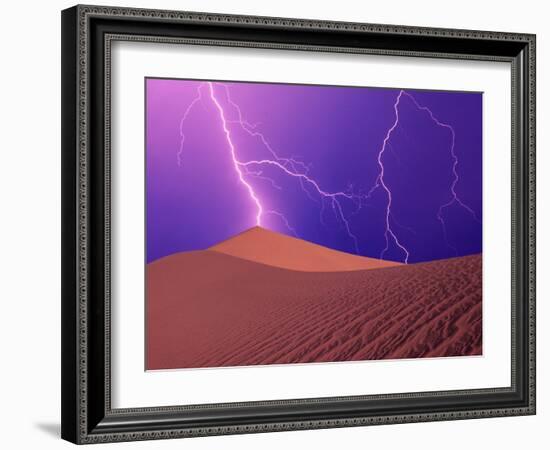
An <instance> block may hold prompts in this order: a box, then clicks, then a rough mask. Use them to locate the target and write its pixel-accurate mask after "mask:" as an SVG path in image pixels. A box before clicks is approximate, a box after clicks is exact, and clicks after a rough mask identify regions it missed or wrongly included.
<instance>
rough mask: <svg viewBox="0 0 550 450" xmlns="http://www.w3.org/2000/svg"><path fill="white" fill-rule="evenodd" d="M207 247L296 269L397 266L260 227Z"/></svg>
mask: <svg viewBox="0 0 550 450" xmlns="http://www.w3.org/2000/svg"><path fill="white" fill-rule="evenodd" d="M208 250H209V251H214V252H218V253H223V254H225V255H230V256H235V257H237V258H241V259H246V260H248V261H253V262H256V263H261V264H266V265H269V266H273V267H279V268H283V269H288V270H296V271H300V272H347V271H354V270H366V269H379V268H383V267H393V266H399V265H401V264H400V263H397V262H394V261H384V260H382V259H375V258H367V257H364V256H357V255H352V254H350V253H345V252H340V251H338V250H333V249H330V248H327V247H323V246H321V245H317V244H313V243H311V242H307V241H304V240H302V239H297V238H293V237H290V236H286V235H284V234H280V233H277V232H274V231H270V230H266V229H265V228H261V227H253V228H250V229H249V230H247V231H245V232H243V233H240V234H238V235H236V236H233V237H232V238H230V239H228V240H226V241H223V242H220V243H219V244H216V245H214V246H212V247H210V248H209V249H208Z"/></svg>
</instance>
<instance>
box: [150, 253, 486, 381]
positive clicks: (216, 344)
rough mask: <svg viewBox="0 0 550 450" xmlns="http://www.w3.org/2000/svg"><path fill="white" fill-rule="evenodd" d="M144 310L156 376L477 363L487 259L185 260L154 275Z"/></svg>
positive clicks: (177, 258)
mask: <svg viewBox="0 0 550 450" xmlns="http://www.w3.org/2000/svg"><path fill="white" fill-rule="evenodd" d="M283 262H284V261H283ZM146 305H147V323H146V328H147V338H146V367H147V369H150V370H151V369H173V368H198V367H222V366H243V365H257V364H261V365H264V364H286V363H309V362H329V361H331V362H332V361H358V360H378V359H399V358H420V357H443V356H467V355H480V354H481V343H482V336H481V330H482V327H481V305H482V302H481V255H472V256H465V257H460V258H453V259H447V260H439V261H434V262H429V263H421V264H411V265H398V266H394V267H387V268H377V269H372V268H370V269H365V270H348V271H341V272H323V273H316V272H306V271H297V270H288V269H283V268H280V267H274V266H269V265H267V264H265V263H258V262H255V261H252V260H247V259H244V258H239V257H236V256H232V255H229V254H224V253H220V252H219V251H213V250H205V251H197V252H186V253H179V254H175V255H171V256H168V257H166V258H162V259H160V260H157V261H155V262H153V263H150V264H149V265H148V266H147V303H146Z"/></svg>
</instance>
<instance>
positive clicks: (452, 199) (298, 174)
mask: <svg viewBox="0 0 550 450" xmlns="http://www.w3.org/2000/svg"><path fill="white" fill-rule="evenodd" d="M218 87H219V89H217V88H218ZM204 90H206V93H203V91H204ZM222 90H223V95H222V97H221V98H220V97H219V96H220V92H219V91H222ZM405 97H406V98H407V99H409V100H410V101H411V102H412V104H413V105H414V106H415V107H416V109H417V110H418V111H420V112H423V113H426V114H427V115H428V116H429V118H430V120H431V121H432V122H433V123H434V124H435V125H436V126H438V127H441V128H444V129H446V130H447V131H448V132H449V133H450V136H451V144H450V154H451V159H452V174H453V175H452V180H451V184H450V187H449V191H450V196H449V200H448V201H446V202H445V203H444V204H442V205H441V206H440V207H439V209H438V212H437V220H438V221H439V222H440V223H441V227H442V230H443V235H444V239H445V242H446V245H447V246H448V247H449V248H451V249H453V250H454V251H455V252H456V253H458V252H457V249H456V248H455V247H454V246H453V245H451V244H450V243H449V242H448V239H447V226H446V223H445V219H444V216H443V215H444V211H445V209H447V208H450V207H451V206H453V205H458V206H459V207H461V208H463V209H464V210H465V211H467V212H468V213H469V214H470V215H471V216H472V217H473V218H474V219H475V220H477V221H478V222H479V219H478V218H477V216H476V214H475V212H474V211H473V209H472V208H470V207H469V206H468V205H467V204H466V203H464V201H462V199H461V198H460V197H459V195H458V194H457V192H456V186H457V184H458V182H459V175H458V169H457V167H458V164H459V160H458V156H457V154H456V152H455V130H454V128H453V127H452V126H451V125H449V124H446V123H443V122H441V121H440V120H439V119H437V118H436V117H435V115H434V114H433V112H432V111H431V110H430V109H429V108H428V107H426V106H422V105H420V104H419V103H418V101H417V100H416V99H415V98H414V97H413V95H412V94H410V93H409V92H406V91H404V90H400V91H399V93H398V95H397V97H396V99H395V102H394V104H393V110H394V114H395V118H394V121H393V123H392V124H391V126H390V127H389V128H388V130H387V131H386V134H385V136H384V139H383V141H382V145H381V147H380V149H379V151H378V153H377V156H376V161H377V165H378V168H379V170H378V175H377V177H376V179H375V182H374V185H373V186H372V187H371V188H370V190H369V191H368V192H367V193H366V194H363V195H358V194H355V193H353V188H352V187H348V189H347V190H346V191H336V192H329V191H326V190H325V189H323V188H322V187H321V184H320V183H319V181H318V180H316V179H315V178H314V177H312V176H310V166H308V165H307V164H305V163H304V162H302V161H300V160H299V159H297V158H295V157H282V156H280V155H279V154H278V153H277V152H276V151H275V150H274V148H273V147H272V145H271V144H270V142H269V141H268V139H267V138H266V137H265V135H264V134H263V133H261V132H260V131H258V129H257V127H258V124H252V123H250V122H248V121H247V120H246V119H245V118H244V116H243V113H242V111H241V108H240V107H239V105H238V104H237V103H236V102H234V101H233V99H232V98H231V96H230V92H229V88H228V86H227V85H225V84H222V83H214V82H204V83H201V84H200V85H199V86H198V88H197V95H196V97H195V98H194V99H193V101H192V102H191V103H190V104H189V106H188V107H187V109H186V110H185V112H184V114H183V116H182V119H181V121H180V138H181V140H180V146H179V149H178V152H177V163H178V165H181V164H182V157H183V153H184V147H185V133H184V129H185V122H186V120H187V118H188V116H189V115H190V113H191V110H192V109H193V108H194V107H195V106H196V105H197V104H199V103H200V104H203V106H205V103H204V102H205V101H206V100H208V101H210V103H211V104H212V105H213V106H214V107H215V110H216V112H217V114H218V116H219V119H220V124H221V127H222V131H223V134H224V137H225V141H226V143H227V149H228V151H229V154H230V156H231V161H232V165H233V168H234V170H235V174H236V176H237V178H238V180H239V182H240V183H241V184H242V185H243V187H244V188H245V190H246V192H247V193H248V196H249V197H250V202H251V204H252V205H253V206H254V208H255V224H256V225H257V226H261V225H262V219H263V218H264V217H265V216H267V215H273V216H276V217H278V218H279V219H280V221H281V222H282V223H283V224H284V226H285V227H286V228H287V229H288V230H289V231H290V232H291V233H292V234H293V235H294V236H298V233H297V232H296V229H295V228H294V227H293V226H292V225H291V223H290V222H289V220H288V219H287V217H286V216H285V215H284V214H283V213H281V212H280V211H275V210H273V209H266V208H265V207H264V206H263V205H262V201H261V198H260V196H259V195H258V194H257V192H256V190H255V189H254V185H253V184H252V183H251V182H250V178H256V179H260V180H265V181H267V182H269V183H270V184H271V186H272V187H273V188H275V189H278V190H281V189H282V188H281V186H280V185H279V184H278V183H276V182H275V180H274V179H273V178H271V177H270V176H268V175H267V174H266V169H274V170H276V171H277V172H279V173H280V174H281V175H283V176H284V177H288V178H289V179H294V180H296V181H297V182H298V183H299V185H300V187H301V189H302V191H303V192H304V193H305V194H306V195H307V197H308V198H309V199H311V200H313V201H315V202H317V203H320V212H319V218H320V221H321V222H323V215H324V214H325V201H328V204H329V205H330V206H331V209H332V211H333V214H334V216H335V217H336V218H337V219H338V220H339V222H340V223H341V224H342V226H343V228H344V229H345V232H346V234H347V235H348V237H349V239H350V241H351V242H353V246H354V248H355V251H356V253H358V254H359V253H360V251H359V241H358V238H357V236H356V235H355V234H354V232H353V231H352V229H351V225H350V220H349V218H348V216H347V215H346V213H345V209H344V206H343V203H342V202H344V201H346V202H352V203H353V204H355V205H356V206H358V208H359V209H360V208H361V205H362V204H363V202H364V201H365V200H368V199H369V198H370V197H371V196H372V195H373V194H374V192H375V191H376V190H377V189H381V190H382V191H383V192H384V195H385V197H386V202H385V207H384V219H385V220H384V223H385V229H384V238H385V246H384V248H383V249H382V251H381V253H380V258H384V256H385V254H386V253H387V252H388V251H389V249H390V245H393V246H395V247H396V248H397V249H398V250H399V251H400V252H401V253H402V254H403V262H404V263H408V262H409V258H410V250H409V249H408V248H407V247H406V246H405V244H404V243H403V242H402V240H400V238H399V237H398V234H397V232H396V229H395V227H398V228H401V229H403V230H407V231H409V232H411V233H415V231H414V230H412V229H410V228H408V227H405V226H403V225H401V224H400V223H398V222H397V220H396V219H395V217H394V213H393V211H392V206H393V197H392V191H391V187H390V186H388V184H387V182H386V178H385V177H386V170H387V169H386V167H385V166H384V155H385V153H386V151H387V150H389V151H390V152H392V153H393V155H394V156H395V158H397V160H399V156H398V155H397V154H396V153H395V149H394V148H393V147H392V145H391V142H390V141H391V139H392V135H393V133H394V132H395V130H396V129H397V128H398V127H399V126H400V114H399V109H400V105H401V102H402V100H403V99H404V98H405ZM224 104H225V105H227V106H230V107H231V113H229V112H227V111H226V109H225V108H224ZM233 127H238V129H240V130H241V131H242V132H244V133H245V134H247V135H248V136H250V137H251V138H254V139H257V140H258V141H259V142H260V143H261V144H262V146H263V147H264V148H265V149H266V150H267V152H268V155H269V157H263V158H258V159H247V160H243V159H241V158H242V155H240V154H239V151H238V149H237V148H236V145H235V141H234V138H233V136H232V133H233V132H234V130H233ZM346 204H347V203H346ZM356 212H357V211H356ZM323 223H324V222H323Z"/></svg>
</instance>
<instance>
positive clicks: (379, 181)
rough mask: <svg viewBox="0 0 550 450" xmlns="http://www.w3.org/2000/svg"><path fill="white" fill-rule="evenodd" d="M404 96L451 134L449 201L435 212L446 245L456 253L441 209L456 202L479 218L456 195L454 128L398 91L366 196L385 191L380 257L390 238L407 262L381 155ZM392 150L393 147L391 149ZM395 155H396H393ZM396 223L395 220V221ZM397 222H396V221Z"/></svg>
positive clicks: (384, 251)
mask: <svg viewBox="0 0 550 450" xmlns="http://www.w3.org/2000/svg"><path fill="white" fill-rule="evenodd" d="M404 96H406V97H407V98H408V99H410V100H411V102H412V103H413V104H414V106H415V107H416V108H417V109H418V110H419V111H421V112H425V113H427V114H428V116H429V117H430V119H431V120H432V122H434V123H435V124H436V125H437V126H438V127H441V128H444V129H446V130H448V131H449V133H450V135H451V146H450V153H451V159H452V161H453V164H452V172H453V179H452V181H451V185H450V197H451V198H450V199H449V201H447V202H446V203H444V204H443V205H441V206H440V207H439V210H438V212H437V220H438V221H439V222H440V223H441V227H442V230H443V237H444V239H445V243H446V245H447V246H448V247H450V248H451V249H453V250H454V252H455V253H456V254H458V251H457V249H456V247H454V246H453V245H451V244H450V243H449V241H448V238H447V226H446V224H445V219H444V217H443V211H444V210H445V209H446V208H449V207H451V206H452V205H454V204H456V205H459V206H460V207H462V208H463V209H464V210H466V211H467V212H468V213H469V214H471V215H472V217H473V218H474V219H475V220H476V221H478V222H479V219H478V218H477V216H476V214H475V212H474V210H473V209H472V208H470V207H469V206H468V205H467V204H466V203H464V202H463V201H462V200H461V199H460V197H459V196H458V194H457V192H456V185H457V183H458V181H459V176H458V171H457V166H458V156H457V155H456V152H455V139H456V133H455V130H454V128H453V127H452V126H451V125H449V124H447V123H443V122H441V121H440V120H438V119H437V118H436V117H435V115H434V113H433V112H432V110H431V109H429V108H428V107H426V106H422V105H420V104H419V103H418V101H417V100H416V98H414V97H413V95H412V94H410V93H409V92H406V91H404V90H400V91H399V94H398V95H397V97H396V100H395V103H394V105H393V109H394V112H395V120H394V122H393V124H392V126H391V127H390V128H389V129H388V131H387V133H386V136H385V138H384V141H383V143H382V147H381V149H380V151H379V152H378V158H377V161H378V165H379V167H380V171H379V174H378V177H377V178H376V180H375V183H374V185H373V187H372V188H371V189H370V190H369V192H368V193H367V197H370V196H371V195H372V194H373V193H374V191H375V190H376V189H378V188H380V187H381V188H382V189H383V190H384V191H385V193H386V196H387V203H386V229H385V232H384V236H385V239H386V246H385V247H384V249H383V250H382V253H381V254H380V257H381V258H382V257H383V256H384V254H385V253H386V252H387V251H388V249H389V245H390V238H391V241H393V242H394V244H395V245H396V246H397V247H398V248H399V249H400V250H401V251H402V252H403V253H404V262H405V263H408V261H409V257H410V252H409V251H408V250H407V248H405V246H404V245H403V244H402V243H401V242H400V241H399V239H398V237H397V235H396V233H395V231H394V229H393V228H392V224H391V222H392V220H393V222H395V220H394V219H392V212H391V207H392V193H391V190H390V189H389V187H388V186H387V184H386V183H385V181H384V173H385V167H384V163H383V161H382V157H383V154H384V152H385V151H386V149H387V148H388V147H391V144H390V143H389V141H390V139H391V135H392V133H393V132H394V131H395V129H396V128H397V127H398V126H399V105H400V103H401V100H402V98H403V97H404ZM392 151H393V149H392ZM395 156H396V157H397V155H395ZM395 223H396V222H395ZM396 224H397V223H396ZM397 225H398V226H401V227H403V226H402V225H399V224H397Z"/></svg>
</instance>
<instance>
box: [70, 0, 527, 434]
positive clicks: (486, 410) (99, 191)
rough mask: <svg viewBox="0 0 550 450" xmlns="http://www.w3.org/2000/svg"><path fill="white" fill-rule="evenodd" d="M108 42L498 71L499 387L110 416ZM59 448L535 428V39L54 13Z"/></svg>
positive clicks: (212, 17)
mask: <svg viewBox="0 0 550 450" xmlns="http://www.w3.org/2000/svg"><path fill="white" fill-rule="evenodd" d="M114 41H142V42H155V43H159V44H162V43H172V44H178V43H183V44H193V45H216V46H230V47H232V46H239V47H251V48H263V49H266V51H269V49H288V50H302V51H315V52H340V53H344V52H345V53H357V54H378V55H396V56H410V57H420V58H423V57H429V58H448V59H459V60H460V59H475V60H484V61H505V62H509V63H510V64H511V72H512V79H511V87H512V117H511V135H512V142H511V145H512V174H511V177H512V191H511V196H512V210H511V220H512V236H511V239H512V260H511V272H512V286H511V292H512V340H511V346H510V351H511V356H512V358H511V361H512V371H511V380H512V383H511V386H509V387H504V388H502V387H501V388H489V389H474V390H455V391H436V392H421V393H403V394H388V395H365V396H353V397H328V398H314V399H289V400H279V401H262V402H260V401H258V402H246V403H226V404H208V405H187V406H171V407H151V408H135V409H113V408H112V407H111V353H110V330H111V322H110V311H111V296H110V244H111V237H110V212H111V205H110V180H111V173H110V151H111V149H110V131H111V128H110V73H111V72H110V68H111V44H112V42H114ZM62 236H63V237H62V402H61V403H62V405H61V406H62V424H61V425H62V431H61V433H62V437H63V438H64V439H66V440H69V441H71V442H74V443H78V444H85V443H99V442H114V441H134V440H143V439H166V438H176V437H194V436H207V435H220V434H238V433H252V432H254V433H255V432H271V431H284V430H299V429H313V428H330V427H348V426H361V425H374V424H391V423H404V422H422V421H440V420H451V419H470V418H482V417H500V416H512V415H529V414H535V36H534V35H531V34H515V33H500V32H486V31H469V30H451V29H436V28H420V27H405V26H394V25H375V24H364V23H346V22H330V21H316V20H315V21H314V20H302V19H284V18H271V17H252V16H234V15H218V14H204V13H192V12H179V11H159V10H147V9H130V8H119V7H100V6H85V5H84V6H83V5H78V6H75V7H72V8H70V9H67V10H64V11H63V12H62Z"/></svg>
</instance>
